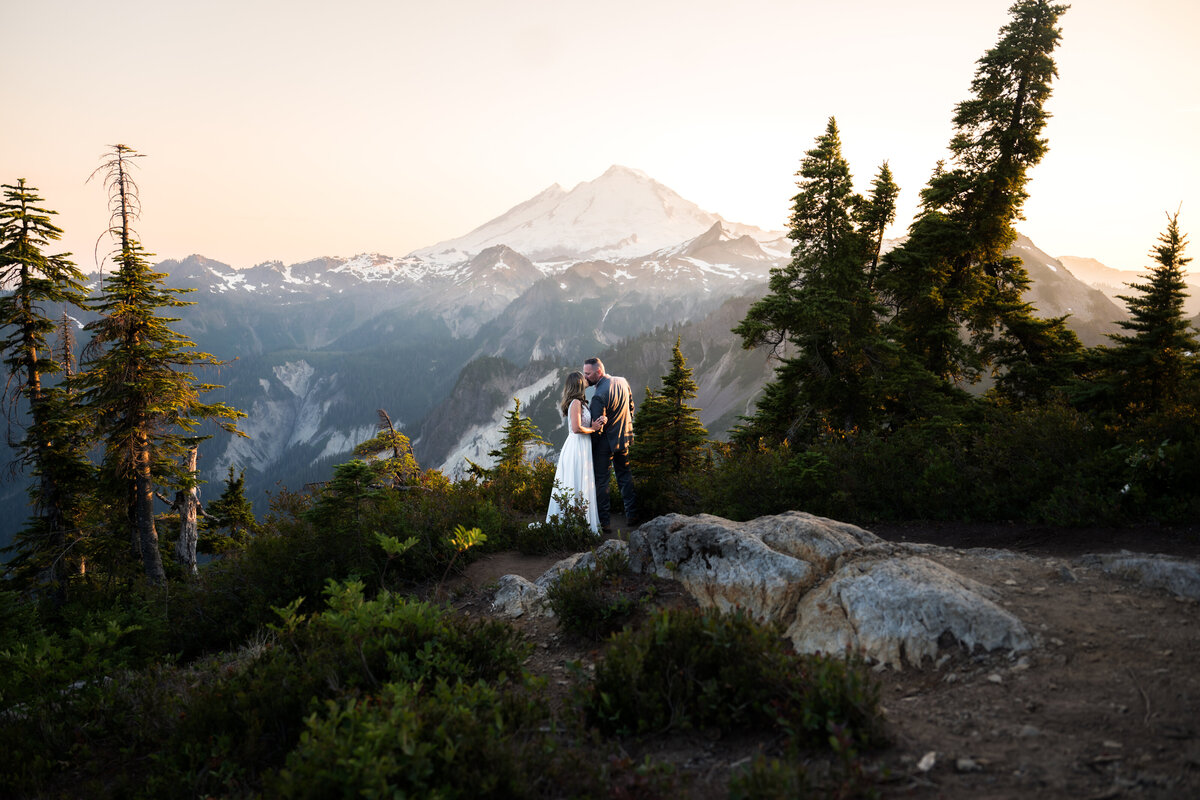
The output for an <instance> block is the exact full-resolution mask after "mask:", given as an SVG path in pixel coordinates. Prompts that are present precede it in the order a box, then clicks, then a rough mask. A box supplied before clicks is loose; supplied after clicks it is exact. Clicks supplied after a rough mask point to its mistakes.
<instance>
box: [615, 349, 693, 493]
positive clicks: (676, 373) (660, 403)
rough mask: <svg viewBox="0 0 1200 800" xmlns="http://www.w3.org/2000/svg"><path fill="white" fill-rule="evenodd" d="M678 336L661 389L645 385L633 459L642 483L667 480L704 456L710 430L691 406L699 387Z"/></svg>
mask: <svg viewBox="0 0 1200 800" xmlns="http://www.w3.org/2000/svg"><path fill="white" fill-rule="evenodd" d="M680 342H681V340H680V339H679V338H678V337H676V339H675V347H674V349H673V350H672V351H671V369H670V371H669V372H668V373H667V374H666V375H664V376H663V377H662V389H661V390H660V391H658V392H652V391H651V390H650V388H649V387H647V388H646V399H645V400H643V401H642V403H641V404H640V405H639V406H638V409H637V417H636V419H635V420H634V426H633V427H634V430H635V431H637V437H636V438H635V439H634V440H633V445H632V447H631V448H630V453H629V457H630V460H631V461H632V462H633V463H634V464H635V465H636V467H637V474H638V481H639V483H646V484H655V483H664V482H666V481H667V480H668V479H670V478H672V477H674V476H677V475H680V474H681V473H683V472H684V471H685V470H687V469H690V468H692V467H695V466H696V465H697V464H700V463H701V462H702V461H703V460H704V458H705V444H706V443H707V441H708V431H706V430H705V429H704V426H703V425H702V424H701V423H700V415H699V409H697V408H694V407H693V406H690V405H688V401H689V400H691V399H693V398H694V397H695V396H696V393H697V392H698V391H699V388H698V387H697V386H696V382H695V381H694V380H693V379H692V370H691V368H690V367H688V366H687V359H685V358H684V357H683V351H682V350H680Z"/></svg>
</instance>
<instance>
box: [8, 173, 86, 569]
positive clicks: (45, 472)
mask: <svg viewBox="0 0 1200 800" xmlns="http://www.w3.org/2000/svg"><path fill="white" fill-rule="evenodd" d="M3 189H4V200H3V202H0V286H3V287H5V288H6V289H8V290H9V291H8V293H6V294H4V295H3V296H2V297H0V329H2V330H3V338H0V353H3V356H4V363H5V365H6V367H7V372H8V380H7V381H6V383H5V389H4V393H5V398H4V407H5V410H6V412H8V417H9V422H10V425H11V423H13V422H14V421H15V420H14V417H15V414H14V411H15V409H16V407H17V406H18V404H19V403H20V404H23V405H24V408H25V410H26V412H27V414H28V422H27V424H26V425H25V435H24V437H22V439H21V441H20V442H19V444H18V445H17V449H18V453H19V461H20V463H21V464H23V465H24V466H26V467H28V468H29V469H30V472H31V473H32V474H33V475H34V476H35V477H36V478H37V482H36V483H35V484H34V486H33V487H32V489H31V499H32V500H33V506H34V509H35V516H34V517H33V518H32V519H31V520H30V522H29V524H28V525H27V526H26V528H25V529H24V530H23V531H22V533H21V534H20V535H19V537H18V539H17V541H16V542H15V549H16V550H17V551H18V557H17V559H16V563H15V566H17V567H20V568H21V569H22V570H27V571H28V572H30V573H32V574H34V575H36V574H37V573H44V574H45V575H46V576H47V577H49V578H50V579H52V580H56V579H58V578H59V577H61V576H62V574H63V573H64V570H63V566H64V565H65V564H70V565H71V571H73V572H77V571H79V570H80V569H82V565H83V563H84V562H83V556H82V553H81V552H79V551H76V552H74V553H73V554H70V555H68V550H69V549H72V548H74V547H75V545H76V543H77V540H78V538H79V537H80V535H81V531H80V524H81V518H82V509H83V508H84V506H85V505H86V503H85V498H86V496H87V494H88V477H89V473H90V467H89V465H88V463H87V460H86V457H85V455H84V453H85V451H86V437H85V435H84V433H83V424H84V423H83V420H82V419H81V418H80V416H79V415H78V414H77V413H74V410H73V409H72V408H71V405H72V403H71V398H70V396H69V390H68V389H67V388H66V386H65V385H64V384H63V383H62V382H61V381H60V382H59V384H58V385H50V384H48V383H47V382H45V381H44V380H43V378H44V377H54V376H59V375H61V374H62V373H64V371H65V369H66V368H69V365H70V359H71V354H70V350H69V347H68V348H67V349H66V353H65V354H64V357H63V358H61V359H60V358H59V357H57V354H55V353H54V351H53V350H52V349H51V347H50V345H49V343H48V341H47V339H48V336H49V335H50V333H51V332H52V331H53V330H54V329H55V321H54V320H53V319H51V318H50V317H49V316H48V313H47V310H46V305H47V304H58V305H63V306H67V305H75V306H83V305H84V303H85V301H86V292H85V289H84V287H83V280H84V277H83V275H82V273H80V272H79V270H78V269H77V268H76V267H75V265H74V264H73V263H72V262H71V261H70V260H69V259H68V256H69V255H70V254H69V253H64V254H60V255H47V254H46V253H45V252H44V251H45V248H46V247H48V246H49V244H50V243H51V242H53V241H57V240H58V239H59V238H61V236H62V229H60V228H59V227H57V226H56V225H54V224H53V223H52V222H51V220H50V218H51V215H53V214H54V213H55V212H54V211H51V210H48V209H45V208H41V207H40V206H38V205H37V204H38V203H40V202H42V198H41V197H38V195H37V190H36V189H35V188H33V187H31V186H27V185H26V184H25V181H24V179H21V180H18V181H17V183H16V185H10V184H4V186H3ZM64 314H65V312H64ZM10 439H11V436H10Z"/></svg>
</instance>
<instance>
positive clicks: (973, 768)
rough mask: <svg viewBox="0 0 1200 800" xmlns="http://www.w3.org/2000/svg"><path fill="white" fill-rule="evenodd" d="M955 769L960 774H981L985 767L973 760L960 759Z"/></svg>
mask: <svg viewBox="0 0 1200 800" xmlns="http://www.w3.org/2000/svg"><path fill="white" fill-rule="evenodd" d="M954 768H955V769H956V770H958V771H959V772H979V771H980V770H982V769H983V767H981V766H979V763H978V762H977V761H975V759H973V758H960V759H958V760H956V761H955V762H954Z"/></svg>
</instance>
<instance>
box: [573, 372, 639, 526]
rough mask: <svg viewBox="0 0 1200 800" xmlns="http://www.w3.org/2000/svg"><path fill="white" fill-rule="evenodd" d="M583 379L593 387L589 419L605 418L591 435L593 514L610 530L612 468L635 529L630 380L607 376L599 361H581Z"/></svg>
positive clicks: (629, 518) (635, 502)
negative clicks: (598, 428) (594, 473)
mask: <svg viewBox="0 0 1200 800" xmlns="http://www.w3.org/2000/svg"><path fill="white" fill-rule="evenodd" d="M583 378H584V380H586V381H587V382H588V385H589V386H594V387H596V393H595V394H594V395H592V402H591V404H590V405H589V406H588V410H589V411H590V412H591V415H592V419H599V418H600V416H601V415H604V416H606V417H608V423H607V424H606V425H605V426H604V429H603V430H600V431H597V432H595V433H593V434H592V467H593V469H595V471H596V512H597V513H598V514H599V516H600V527H601V528H603V529H604V530H605V531H606V532H607V531H608V530H609V509H608V506H609V502H608V475H609V467H610V465H611V467H612V469H614V470H615V471H616V473H617V486H619V487H620V488H621V499H622V500H623V501H624V503H625V519H626V520H627V521H628V523H629V526H630V527H631V528H636V527H637V525H638V520H637V496H636V495H635V494H634V492H633V475H632V473H630V471H629V445H630V443H631V442H632V441H633V396H632V392H630V390H629V381H627V380H625V379H624V378H621V377H619V376H617V375H607V374H605V372H604V363H603V362H602V361H600V359H598V358H589V359H587V360H586V361H584V362H583Z"/></svg>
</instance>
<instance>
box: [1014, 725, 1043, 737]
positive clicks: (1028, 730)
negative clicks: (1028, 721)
mask: <svg viewBox="0 0 1200 800" xmlns="http://www.w3.org/2000/svg"><path fill="white" fill-rule="evenodd" d="M1041 735H1042V732H1041V731H1040V730H1038V729H1037V728H1035V727H1034V726H1032V725H1022V726H1021V730H1020V732H1019V733H1017V736H1020V737H1021V738H1022V739H1032V738H1034V737H1035V736H1041Z"/></svg>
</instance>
